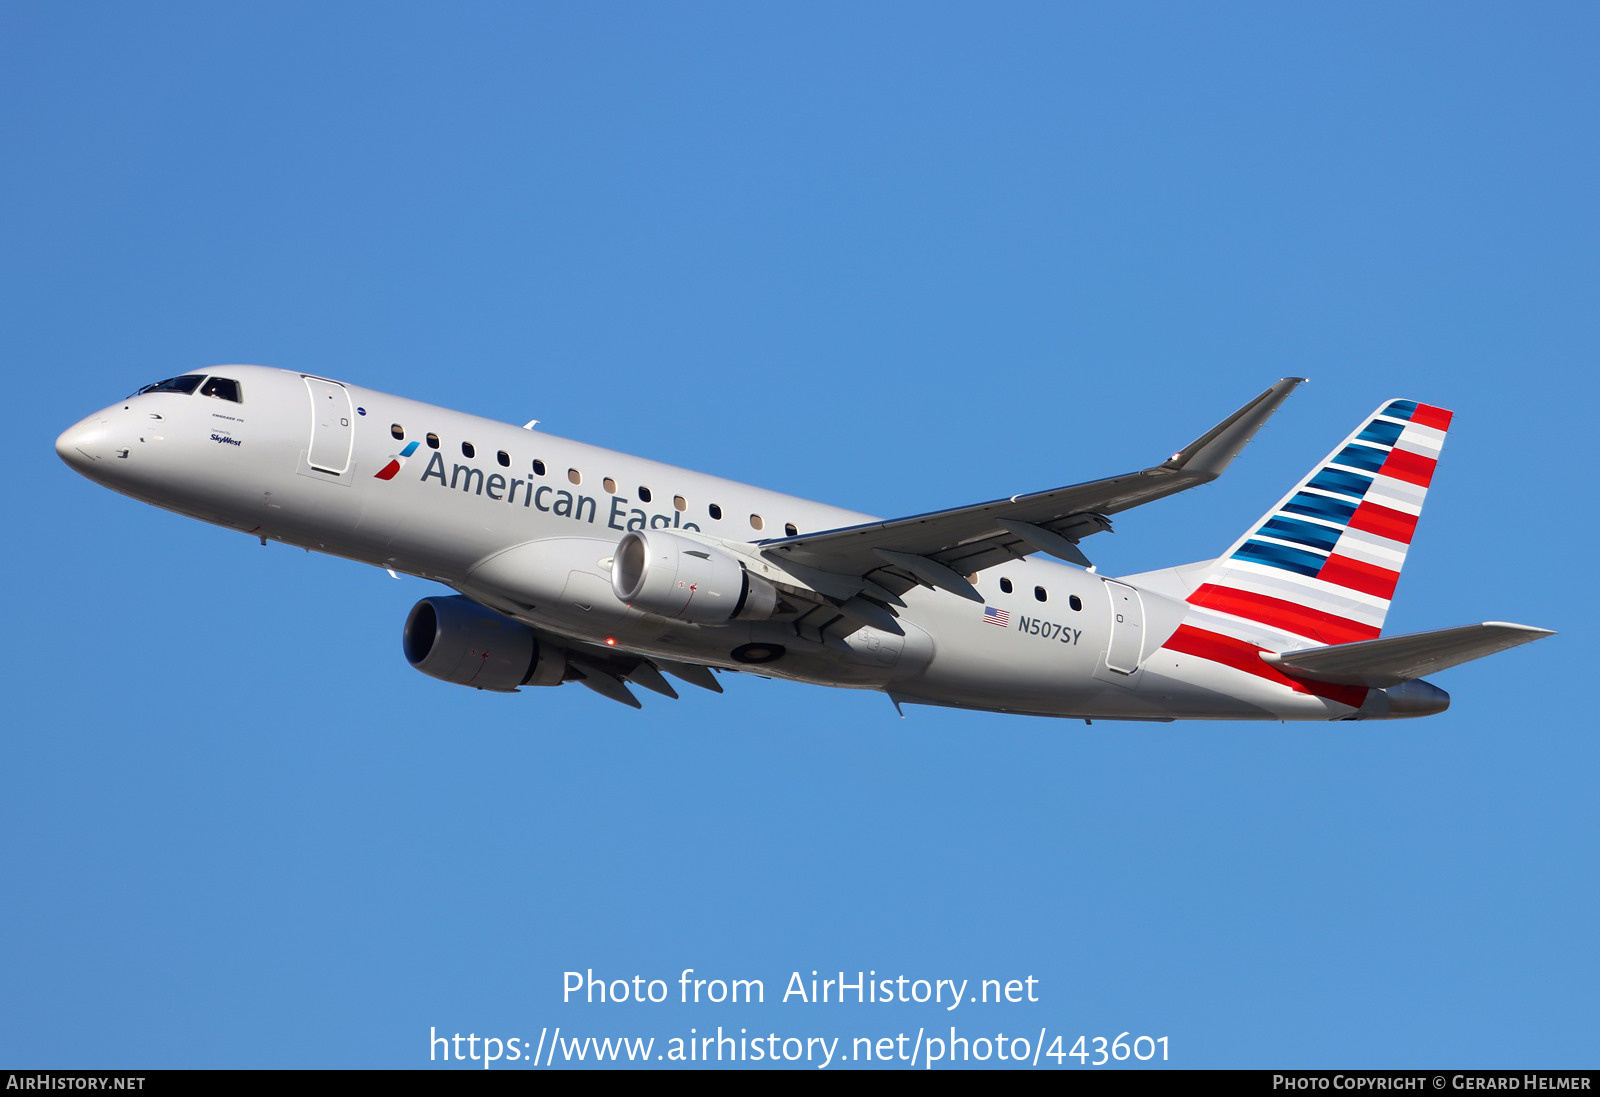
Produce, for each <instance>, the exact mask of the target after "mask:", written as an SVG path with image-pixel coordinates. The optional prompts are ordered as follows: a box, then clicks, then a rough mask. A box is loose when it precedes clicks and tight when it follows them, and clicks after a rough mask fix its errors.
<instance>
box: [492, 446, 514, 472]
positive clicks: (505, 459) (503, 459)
mask: <svg viewBox="0 0 1600 1097" xmlns="http://www.w3.org/2000/svg"><path fill="white" fill-rule="evenodd" d="M494 459H495V460H496V461H498V462H500V467H501V468H503V469H508V468H510V467H511V454H509V453H507V452H506V451H505V450H501V451H500V452H499V453H497V454H495V455H494Z"/></svg>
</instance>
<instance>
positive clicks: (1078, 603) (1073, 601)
mask: <svg viewBox="0 0 1600 1097" xmlns="http://www.w3.org/2000/svg"><path fill="white" fill-rule="evenodd" d="M1067 605H1069V606H1071V607H1072V608H1073V609H1078V610H1081V609H1082V608H1083V599H1082V598H1079V597H1078V596H1077V595H1076V594H1074V595H1072V596H1071V597H1070V598H1068V599H1067Z"/></svg>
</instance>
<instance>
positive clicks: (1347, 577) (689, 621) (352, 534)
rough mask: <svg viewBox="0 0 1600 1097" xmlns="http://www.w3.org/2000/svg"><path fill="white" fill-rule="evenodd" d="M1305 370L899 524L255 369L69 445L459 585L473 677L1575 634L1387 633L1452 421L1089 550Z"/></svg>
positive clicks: (442, 661)
mask: <svg viewBox="0 0 1600 1097" xmlns="http://www.w3.org/2000/svg"><path fill="white" fill-rule="evenodd" d="M1299 381H1300V379H1299V378H1289V379H1286V380H1283V381H1280V382H1278V383H1277V384H1276V385H1274V386H1272V387H1271V388H1270V389H1268V390H1267V391H1266V392H1264V393H1262V394H1261V395H1260V396H1258V397H1256V398H1255V399H1254V400H1252V401H1250V402H1249V403H1248V404H1246V405H1245V406H1244V407H1242V408H1240V409H1239V410H1238V411H1236V412H1234V413H1233V414H1232V415H1230V416H1229V417H1228V418H1226V419H1224V420H1223V421H1222V422H1221V423H1219V424H1218V425H1217V426H1215V427H1213V428H1212V429H1211V430H1209V431H1207V432H1206V433H1205V434H1203V435H1202V436H1201V437H1200V438H1199V439H1197V440H1196V441H1195V442H1193V443H1192V444H1191V445H1189V446H1186V447H1185V448H1184V449H1182V450H1180V451H1179V452H1178V453H1176V454H1174V455H1173V456H1172V457H1171V458H1170V459H1169V460H1167V461H1163V462H1162V463H1161V464H1159V465H1154V466H1152V467H1150V468H1147V469H1143V470H1141V471H1139V472H1132V473H1128V474H1126V475H1123V476H1113V477H1111V478H1109V479H1105V480H1096V481H1093V482H1091V483H1086V484H1077V485H1075V486H1072V487H1064V488H1056V489H1055V490H1053V491H1043V492H1039V493H1037V494H1032V495H1015V496H1012V497H1010V498H1006V499H998V500H995V501H994V502H990V503H978V504H976V505H973V506H965V507H957V508H955V509H953V510H943V511H937V512H934V513H931V514H919V515H915V516H913V517H910V518H898V519H895V520H893V521H881V520H878V519H875V518H871V517H869V516H867V515H864V514H855V513H852V512H849V511H844V510H840V509H838V508H836V507H830V506H825V505H823V504H821V503H812V502H807V501H806V500H804V499H797V498H794V497H793V496H788V495H779V494H777V493H775V492H770V491H764V490H762V489H760V488H755V487H750V486H748V485H745V484H740V483H736V482H734V481H731V480H722V479H718V478H716V477H713V476H706V475H702V474H701V473H697V472H689V471H687V470H685V469H679V468H673V467H671V466H669V465H662V464H657V463H655V462H652V461H646V460H643V459H641V458H638V457H630V456H628V455H626V454H622V453H616V452H613V451H611V450H605V449H600V448H597V447H595V446H588V445H584V444H583V443H581V442H570V441H566V440H564V439H560V438H553V437H550V436H548V435H545V434H540V433H535V432H533V431H531V430H528V429H525V428H518V427H514V426H509V425H507V424H504V423H497V422H494V421H492V420H488V419H480V418H477V417H475V416H471V415H464V414H461V413H460V412H454V411H449V410H447V409H444V408H439V407H434V406H432V405H429V404H419V403H416V402H414V401H411V400H404V399H401V398H400V397H396V396H388V395H386V394H384V393H381V392H375V391H373V390H371V389H365V388H360V387H358V386H356V385H347V384H344V383H342V382H339V381H332V380H329V379H327V378H324V377H314V376H311V375H309V374H303V373H294V372H289V371H285V370H278V369H268V368H264V367H260V366H219V367H217V368H216V369H215V370H210V371H207V372H202V373H189V374H184V375H183V376H181V377H174V378H172V379H171V380H168V381H162V382H159V383H158V384H154V385H150V386H148V387H146V388H143V389H140V390H139V392H138V393H136V394H135V395H133V396H132V397H129V398H128V399H127V400H123V401H120V402H118V403H116V404H114V405H112V406H111V407H108V408H106V409H105V410H104V411H100V412H97V413H95V414H94V415H91V416H89V417H88V418H87V419H85V420H83V421H82V422H81V423H78V424H77V425H76V426H74V427H72V428H71V429H69V430H67V431H66V432H65V433H64V434H62V435H61V437H60V438H59V439H57V441H56V452H57V453H59V454H60V455H61V458H62V459H63V460H64V461H66V462H67V464H69V465H71V466H72V467H73V468H74V469H76V470H77V471H78V472H81V473H82V474H83V475H84V476H87V477H88V478H89V479H91V480H94V481H95V482H97V483H100V484H104V485H105V486H106V487H109V488H112V489H114V490H116V491H120V492H122V493H123V494H125V495H131V496H133V497H134V498H136V499H142V500H144V501H145V502H148V503H153V504H155V505H156V506H159V507H165V508H166V509H168V510H173V511H177V512H178V513H180V514H187V515H190V516H191V517H194V518H199V519H201V520H203V521H207V522H214V523H216V524H218V525H222V526H227V527H229V528H232V529H238V530H242V531H244V532H246V533H249V534H251V535H253V536H256V537H259V538H260V539H261V543H262V544H266V542H267V540H268V539H269V538H270V539H272V540H276V541H282V542H284V543H286V544H291V545H299V546H302V547H304V548H307V549H316V550H318V551H320V552H328V553H333V554H335V555H338V556H347V557H349V558H351V559H353V560H360V561H362V562H364V563H368V564H375V565H377V566H378V567H383V568H387V569H389V570H390V571H391V572H399V571H404V572H408V573H410V574H412V575H416V576H421V577H423V578H427V579H434V580H437V581H439V582H440V583H443V584H445V585H446V586H449V587H451V588H453V589H454V590H456V591H457V592H459V593H458V595H457V596H454V597H431V598H424V599H423V600H422V601H420V602H418V603H417V604H416V606H415V607H413V608H412V610H411V614H410V616H409V617H408V618H407V620H406V623H405V633H404V648H405V653H406V658H407V659H409V660H410V662H411V665H412V666H414V667H416V668H417V669H418V670H420V671H422V672H423V673H424V674H430V675H432V676H433V677H435V678H440V679H443V680H444V681H446V682H455V683H458V684H460V685H465V686H474V687H477V688H478V689H488V690H498V691H503V692H504V691H514V690H516V689H517V688H518V687H519V686H555V685H560V684H561V683H563V682H569V681H577V682H581V683H583V684H584V685H585V686H588V687H589V688H590V689H592V690H594V691H595V692H597V693H600V694H602V695H604V696H606V697H609V698H612V699H613V700H616V701H621V702H623V703H624V704H628V705H633V706H634V707H638V705H639V702H638V700H637V699H636V698H635V697H634V695H633V693H632V691H630V690H629V688H628V684H629V683H632V684H634V685H637V686H642V687H644V688H645V689H649V690H654V691H655V692H657V693H662V694H665V695H667V696H669V697H676V696H677V694H676V693H675V692H674V690H673V687H672V686H671V685H670V684H669V683H668V681H667V679H666V678H665V677H664V676H663V674H662V672H663V671H664V672H666V674H670V675H672V676H674V677H676V678H678V679H681V680H683V681H686V682H690V683H692V684H694V685H698V686H703V687H705V688H707V689H711V690H718V691H720V689H721V687H720V686H719V685H718V683H717V680H716V678H715V677H714V676H713V675H712V673H711V671H710V668H713V667H716V668H721V669H724V670H758V672H759V673H760V674H763V675H769V676H775V677H781V678H790V679H794V680H796V681H800V682H814V683H818V684H821V685H829V686H845V687H850V688H854V689H875V690H882V691H883V692H885V693H887V694H888V695H889V696H890V697H891V698H892V699H893V700H894V701H895V703H896V705H899V704H900V703H902V702H908V703H917V704H928V705H946V706H953V707H957V708H971V709H983V710H990V711H996V712H1014V713H1028V714H1032V715H1038V716H1070V717H1079V718H1089V717H1105V718H1108V719H1134V720H1172V719H1211V720H1263V719H1264V720H1344V719H1363V718H1384V717H1397V716H1425V715H1428V714H1430V713H1435V712H1440V711H1442V710H1443V709H1444V708H1445V707H1446V706H1447V705H1448V704H1449V703H1450V698H1449V696H1448V695H1447V694H1446V693H1445V692H1444V691H1443V690H1441V689H1439V688H1437V687H1435V686H1433V685H1430V684H1429V683H1427V682H1424V681H1422V676H1423V675H1425V674H1431V673H1433V672H1435V671H1440V670H1444V669H1445V668H1447V667H1451V666H1455V665H1456V664H1457V663H1462V662H1466V661H1467V660H1469V659H1476V658H1478V657H1480V656H1484V655H1489V654H1491V653H1493V652H1497V651H1502V650H1504V649H1506V648H1509V647H1514V646H1515V645H1517V644H1522V643H1526V642H1528V641H1530V640H1536V639H1539V638H1540V637H1542V636H1548V635H1550V632H1549V631H1547V630H1545V629H1538V628H1530V627H1528V626H1526V625H1512V624H1505V623H1501V622H1491V623H1487V624H1477V625H1464V626H1461V627H1459V628H1448V629H1442V630H1439V631H1436V632H1424V633H1416V634H1412V635H1408V636H1390V637H1381V638H1380V636H1379V634H1380V632H1381V631H1382V628H1383V619H1384V615H1385V614H1386V613H1387V612H1388V609H1389V600H1390V598H1391V597H1392V596H1393V594H1394V588H1395V583H1396V582H1397V580H1398V579H1399V577H1400V569H1401V566H1402V565H1403V564H1404V563H1405V558H1406V549H1407V547H1408V546H1409V545H1410V543H1411V535H1412V532H1413V530H1414V529H1415V528H1416V524H1417V516H1418V515H1419V514H1420V513H1421V511H1422V502H1423V497H1424V496H1425V495H1426V494H1427V490H1428V484H1429V481H1430V480H1431V479H1432V477H1433V471H1434V465H1435V463H1436V462H1437V460H1438V457H1439V451H1440V447H1441V446H1442V445H1443V444H1444V437H1445V431H1446V429H1447V428H1448V427H1449V425H1450V413H1449V412H1448V411H1444V410H1442V409H1440V408H1436V407H1431V406H1429V405H1427V404H1419V403H1417V402H1415V401H1412V400H1391V401H1389V402H1388V403H1386V404H1384V405H1383V406H1382V407H1380V408H1378V410H1377V411H1376V412H1374V413H1373V414H1372V416H1371V417H1369V418H1368V419H1367V420H1366V421H1365V422H1363V423H1362V424H1361V425H1360V426H1359V427H1358V428H1357V429H1356V431H1355V433H1353V434H1351V435H1350V437H1348V438H1347V439H1345V440H1344V441H1343V442H1341V443H1340V444H1339V445H1338V446H1337V447H1336V448H1335V449H1334V451H1333V453H1332V454H1330V455H1329V456H1328V458H1327V459H1326V460H1324V461H1322V462H1321V463H1319V464H1318V465H1317V466H1316V467H1315V468H1313V469H1312V470H1311V472H1310V473H1309V474H1308V475H1307V476H1306V477H1305V478H1304V479H1303V480H1301V481H1300V482H1299V483H1298V484H1296V485H1295V487H1294V488H1293V490H1291V491H1290V492H1289V494H1288V495H1286V496H1285V497H1284V498H1283V500H1282V501H1281V502H1279V503H1278V504H1277V505H1276V506H1275V507H1273V508H1272V509H1271V510H1270V511H1268V512H1267V514H1266V516H1265V517H1263V518H1262V519H1261V521H1259V522H1257V523H1256V524H1255V525H1253V526H1252V527H1251V528H1250V529H1249V530H1248V531H1246V532H1245V534H1244V535H1243V536H1242V537H1240V538H1239V540H1238V542H1237V543H1236V544H1234V545H1233V546H1232V547H1231V548H1229V549H1228V551H1226V552H1224V553H1223V554H1222V555H1221V556H1219V557H1217V558H1216V559H1215V560H1208V561H1205V562H1203V563H1198V564H1189V565H1186V566H1182V567H1175V568H1169V569H1166V570H1163V571H1156V572H1148V573H1145V574H1141V575H1130V576H1124V577H1122V578H1116V579H1113V578H1111V577H1109V576H1103V575H1098V574H1096V573H1095V571H1094V569H1093V568H1092V567H1091V566H1090V564H1089V561H1088V560H1087V559H1086V558H1085V556H1084V555H1083V552H1082V550H1081V549H1080V548H1079V542H1080V541H1081V540H1082V539H1083V538H1084V537H1087V536H1088V535H1090V534H1093V533H1098V532H1100V531H1102V530H1108V529H1110V528H1111V521H1110V518H1109V517H1108V516H1109V515H1112V514H1115V513H1117V512H1118V511H1122V510H1127V509H1129V508H1130V507H1135V506H1138V505H1140V504H1142V503H1148V502H1150V501H1151V500H1154V499H1160V498H1162V497H1163V496H1166V495H1171V494H1173V493H1174V492H1178V491H1183V490H1184V489H1186V488H1191V487H1194V486H1196V485H1198V484H1203V483H1206V482H1207V481H1210V480H1213V479H1215V478H1216V477H1217V476H1218V475H1219V474H1220V473H1221V472H1222V470H1223V469H1225V468H1226V467H1227V466H1228V463H1229V462H1230V461H1232V460H1233V458H1234V457H1235V456H1236V455H1237V454H1238V453H1239V451H1240V450H1241V449H1242V448H1243V447H1244V445H1245V443H1246V442H1248V441H1249V440H1250V438H1251V437H1252V436H1253V435H1254V434H1255V432H1256V430H1257V429H1258V428H1259V427H1260V426H1261V424H1262V423H1264V422H1265V421H1266V420H1267V418H1268V417H1269V416H1270V415H1271V414H1272V413H1273V412H1274V411H1276V410H1277V408H1278V406H1279V405H1280V404H1281V403H1283V401H1284V399H1285V398H1286V397H1287V396H1288V395H1289V393H1290V391H1291V390H1292V389H1293V388H1294V387H1295V386H1296V385H1297V384H1299ZM1037 554H1044V555H1046V556H1053V557H1056V558H1058V559H1060V560H1064V561H1067V562H1069V564H1071V565H1076V566H1068V565H1067V564H1060V563H1054V562H1051V561H1047V560H1041V559H1038V558H1037Z"/></svg>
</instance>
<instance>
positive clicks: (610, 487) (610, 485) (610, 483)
mask: <svg viewBox="0 0 1600 1097" xmlns="http://www.w3.org/2000/svg"><path fill="white" fill-rule="evenodd" d="M600 486H601V487H603V488H605V489H606V494H607V495H615V494H616V493H617V482H616V481H615V480H613V479H612V478H611V477H609V476H607V477H606V478H605V479H604V480H602V481H600Z"/></svg>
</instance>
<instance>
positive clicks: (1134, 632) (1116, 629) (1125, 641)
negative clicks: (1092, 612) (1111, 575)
mask: <svg viewBox="0 0 1600 1097" xmlns="http://www.w3.org/2000/svg"><path fill="white" fill-rule="evenodd" d="M1105 584H1106V594H1107V595H1109V596H1110V599H1111V643H1110V645H1109V646H1108V647H1107V648H1106V669H1107V670H1113V671H1116V672H1117V673H1118V674H1132V673H1133V672H1134V671H1136V670H1138V669H1139V663H1140V661H1141V660H1142V659H1143V658H1144V602H1142V601H1141V600H1140V598H1139V592H1138V591H1137V590H1135V589H1134V588H1133V587H1130V586H1128V585H1127V584H1126V583H1118V582H1115V581H1113V580H1111V579H1107V580H1106V581H1105Z"/></svg>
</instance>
